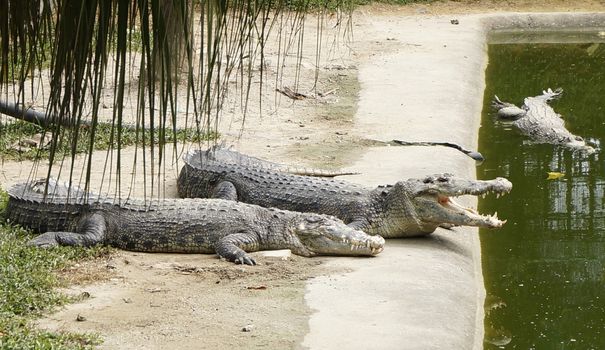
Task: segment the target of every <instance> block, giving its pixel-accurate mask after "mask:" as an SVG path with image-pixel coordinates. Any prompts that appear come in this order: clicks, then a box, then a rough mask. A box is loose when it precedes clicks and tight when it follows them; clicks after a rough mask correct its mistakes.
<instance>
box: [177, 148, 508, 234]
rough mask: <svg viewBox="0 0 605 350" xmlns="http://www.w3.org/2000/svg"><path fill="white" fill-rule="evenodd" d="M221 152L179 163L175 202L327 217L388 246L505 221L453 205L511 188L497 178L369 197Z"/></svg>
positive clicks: (195, 154) (192, 155) (405, 186)
mask: <svg viewBox="0 0 605 350" xmlns="http://www.w3.org/2000/svg"><path fill="white" fill-rule="evenodd" d="M223 151H224V148H222V147H213V148H211V149H209V150H206V151H192V152H189V153H188V154H187V155H186V156H185V165H184V166H183V168H182V169H181V173H180V174H179V178H178V182H177V186H178V191H179V195H180V196H181V197H202V198H223V199H230V200H238V201H242V202H246V203H252V204H258V205H261V206H265V207H276V208H280V209H287V210H295V211H301V212H315V213H321V214H328V215H334V216H336V217H338V218H340V219H342V220H343V221H344V222H345V223H347V224H348V225H349V226H350V227H352V228H354V229H357V230H362V231H364V232H366V233H368V234H371V235H381V236H383V237H387V238H388V237H408V236H418V235H424V234H428V233H431V232H433V231H435V229H436V228H437V227H439V226H461V225H465V226H478V227H488V228H496V227H501V226H502V225H503V224H504V223H505V221H502V220H499V219H498V217H497V215H480V214H478V213H477V212H476V211H475V210H474V209H471V208H465V207H463V206H462V205H460V204H458V203H457V202H456V201H455V200H454V199H453V197H456V196H461V195H484V194H487V193H490V192H494V193H496V194H498V195H500V194H505V193H507V192H509V191H510V190H511V188H512V184H511V183H510V182H509V181H508V180H506V179H504V178H497V179H494V180H489V181H476V180H465V179H461V178H458V177H455V176H453V175H451V174H437V175H431V176H426V177H423V178H419V179H409V180H406V181H400V182H397V183H396V184H394V185H388V186H379V187H377V188H375V189H368V188H366V187H364V186H360V185H356V184H353V183H349V182H345V181H341V180H337V179H327V178H317V177H311V176H301V175H293V174H290V173H287V172H280V171H279V170H275V169H272V168H270V167H258V166H256V164H255V163H254V162H252V163H251V165H250V164H249V163H247V162H245V161H243V162H230V161H228V156H224V155H222V154H221V152H223ZM229 152H233V151H229ZM239 157H240V158H241V157H245V155H240V156H239Z"/></svg>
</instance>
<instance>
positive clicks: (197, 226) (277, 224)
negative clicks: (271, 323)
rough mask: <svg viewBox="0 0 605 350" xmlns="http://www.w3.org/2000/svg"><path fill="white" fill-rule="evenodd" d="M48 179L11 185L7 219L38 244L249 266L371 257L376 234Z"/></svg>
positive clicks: (288, 215)
mask: <svg viewBox="0 0 605 350" xmlns="http://www.w3.org/2000/svg"><path fill="white" fill-rule="evenodd" d="M44 181H45V180H39V181H35V182H32V183H31V184H27V183H22V184H18V185H15V186H13V187H12V188H11V189H10V190H9V192H8V193H9V202H8V206H7V217H8V219H9V220H11V222H14V223H18V224H20V225H22V226H24V227H28V228H31V229H33V230H34V231H36V232H40V233H42V234H41V235H39V236H37V237H36V238H34V239H33V240H32V241H31V244H33V245H36V246H40V247H52V246H57V245H74V246H76V245H77V246H87V247H88V246H92V245H96V244H106V245H111V246H114V247H118V248H121V249H125V250H133V251H142V252H167V253H168V252H172V253H215V252H216V253H217V254H218V255H219V256H220V257H223V258H225V259H227V260H229V261H233V262H235V263H241V264H248V265H254V264H256V263H255V261H254V259H253V258H252V257H250V256H249V255H248V254H246V252H253V251H258V250H271V249H291V250H292V252H293V253H294V254H297V255H302V256H315V255H376V254H378V253H380V252H381V251H382V249H383V247H384V239H383V238H382V237H374V236H369V235H367V234H365V233H364V232H362V231H360V230H355V229H353V228H351V227H349V226H347V225H345V224H344V223H343V222H342V221H341V220H339V219H337V218H334V217H330V216H326V215H317V214H312V213H297V212H290V211H286V210H279V209H267V208H262V207H259V206H255V205H249V204H244V203H235V202H233V201H225V200H219V199H163V200H154V201H147V202H145V201H143V200H136V199H134V200H133V199H129V200H126V201H124V202H122V203H120V204H116V203H114V202H115V201H114V200H112V199H104V198H101V197H100V196H98V195H96V194H94V193H86V192H84V191H82V190H80V189H79V188H77V187H73V186H72V187H71V188H70V187H67V186H66V185H64V184H57V183H56V182H55V181H53V180H51V181H49V189H48V191H47V193H48V196H47V197H45V196H44V192H45V185H44Z"/></svg>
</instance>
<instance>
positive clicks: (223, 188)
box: [210, 181, 237, 201]
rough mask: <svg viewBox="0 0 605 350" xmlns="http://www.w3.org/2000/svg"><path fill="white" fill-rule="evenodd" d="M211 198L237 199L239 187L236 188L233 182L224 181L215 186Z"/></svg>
mask: <svg viewBox="0 0 605 350" xmlns="http://www.w3.org/2000/svg"><path fill="white" fill-rule="evenodd" d="M210 198H218V199H226V200H230V201H237V189H236V188H235V186H234V185H233V183H231V182H229V181H222V182H220V183H219V184H218V185H216V186H215V187H214V189H213V190H212V194H211V195H210Z"/></svg>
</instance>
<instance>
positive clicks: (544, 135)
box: [492, 88, 595, 155]
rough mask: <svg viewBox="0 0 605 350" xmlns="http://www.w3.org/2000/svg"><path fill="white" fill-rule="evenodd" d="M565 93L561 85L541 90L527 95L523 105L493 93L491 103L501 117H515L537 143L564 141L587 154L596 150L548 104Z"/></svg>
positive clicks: (569, 146)
mask: <svg viewBox="0 0 605 350" xmlns="http://www.w3.org/2000/svg"><path fill="white" fill-rule="evenodd" d="M562 93H563V89H561V88H559V89H556V90H555V91H553V90H552V89H548V90H545V91H542V95H538V96H534V97H526V98H525V100H524V101H523V105H522V106H521V107H517V106H515V105H514V104H512V103H509V102H502V101H500V99H499V98H498V96H494V100H493V101H492V107H493V108H494V109H496V111H497V115H498V117H500V118H501V119H505V120H510V121H512V124H513V125H514V126H515V127H516V128H518V129H519V130H520V131H521V132H522V133H523V134H524V135H526V136H529V137H530V138H531V140H532V141H534V142H536V143H550V144H555V145H562V146H564V147H567V148H569V149H571V150H573V151H580V152H582V153H585V154H587V155H589V154H592V153H594V152H595V149H594V148H593V147H592V146H590V145H588V144H586V141H584V139H583V138H582V137H580V136H577V135H574V134H572V133H571V132H570V131H569V130H567V128H566V127H565V121H564V120H563V118H561V115H560V114H558V113H556V112H555V111H554V109H553V108H552V107H551V106H550V105H549V104H548V102H549V101H551V100H553V99H555V98H558V97H560V96H561V94H562Z"/></svg>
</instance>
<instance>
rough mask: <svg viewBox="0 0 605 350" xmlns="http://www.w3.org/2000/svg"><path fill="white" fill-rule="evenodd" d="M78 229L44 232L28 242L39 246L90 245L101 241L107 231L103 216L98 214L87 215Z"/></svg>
mask: <svg viewBox="0 0 605 350" xmlns="http://www.w3.org/2000/svg"><path fill="white" fill-rule="evenodd" d="M78 231H79V232H65V231H58V232H52V231H50V232H45V233H43V234H41V235H38V236H36V237H35V238H33V239H31V240H30V241H29V242H28V244H29V245H33V246H37V247H40V248H50V247H56V246H60V245H65V246H81V247H91V246H93V245H96V244H99V243H103V241H104V240H105V239H104V238H105V234H106V232H107V226H106V224H105V218H104V217H103V216H102V215H100V214H93V215H91V216H88V217H86V218H85V219H83V220H82V222H81V223H80V225H79V227H78Z"/></svg>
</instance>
